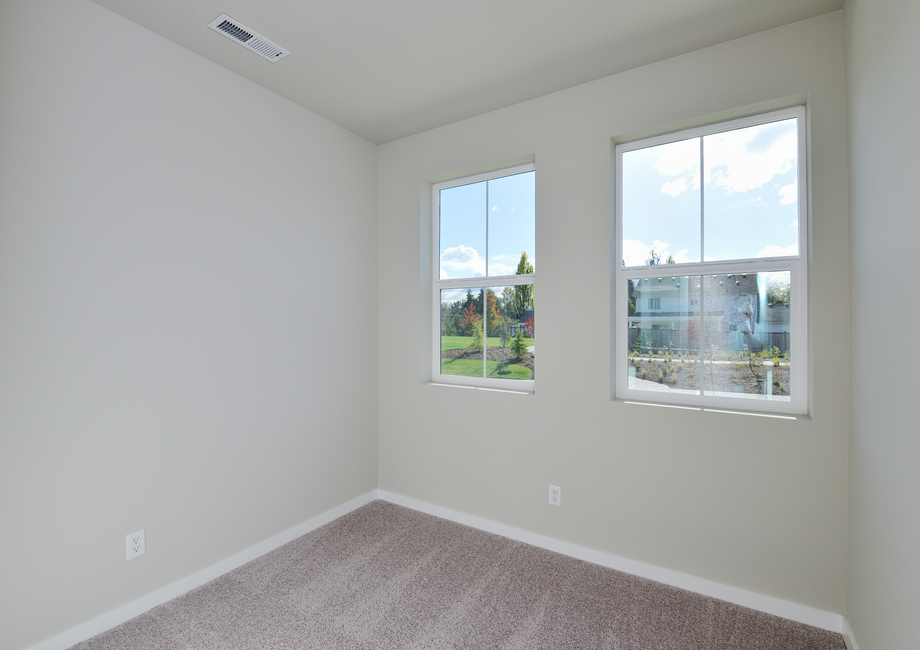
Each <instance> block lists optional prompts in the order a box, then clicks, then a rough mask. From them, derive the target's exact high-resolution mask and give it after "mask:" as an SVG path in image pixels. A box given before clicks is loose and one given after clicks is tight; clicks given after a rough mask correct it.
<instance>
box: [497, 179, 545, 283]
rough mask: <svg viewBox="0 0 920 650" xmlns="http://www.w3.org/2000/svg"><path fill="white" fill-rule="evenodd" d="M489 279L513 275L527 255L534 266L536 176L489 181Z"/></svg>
mask: <svg viewBox="0 0 920 650" xmlns="http://www.w3.org/2000/svg"><path fill="white" fill-rule="evenodd" d="M488 189H489V249H488V250H489V264H488V272H489V275H490V276H495V275H514V274H515V273H516V272H517V269H518V264H519V263H520V261H521V254H522V253H526V254H527V261H528V262H529V263H530V264H531V265H535V261H534V252H535V249H536V244H535V242H536V228H535V224H536V173H535V172H525V173H523V174H515V175H514V176H505V177H503V178H496V179H495V180H491V181H489V188H488Z"/></svg>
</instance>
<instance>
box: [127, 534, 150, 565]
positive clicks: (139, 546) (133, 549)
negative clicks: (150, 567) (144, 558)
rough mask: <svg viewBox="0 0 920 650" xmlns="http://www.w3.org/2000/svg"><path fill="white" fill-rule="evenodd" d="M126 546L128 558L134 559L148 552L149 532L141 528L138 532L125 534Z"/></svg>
mask: <svg viewBox="0 0 920 650" xmlns="http://www.w3.org/2000/svg"><path fill="white" fill-rule="evenodd" d="M125 546H126V548H127V551H128V559H129V560H133V559H134V558H136V557H140V556H141V555H143V554H144V553H146V552H147V534H146V529H145V530H139V531H137V532H136V533H131V534H130V535H125Z"/></svg>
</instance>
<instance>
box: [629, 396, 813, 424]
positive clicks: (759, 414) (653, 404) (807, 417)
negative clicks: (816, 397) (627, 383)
mask: <svg viewBox="0 0 920 650" xmlns="http://www.w3.org/2000/svg"><path fill="white" fill-rule="evenodd" d="M611 401H612V402H617V403H619V404H629V405H630V406H651V407H655V408H663V409H682V410H684V411H699V412H704V411H705V412H707V413H725V414H728V415H747V416H751V417H758V418H773V419H776V420H797V421H804V422H810V421H811V416H810V415H796V414H792V413H764V412H762V411H741V410H735V409H727V408H717V407H714V406H687V405H684V404H659V403H658V402H643V401H638V400H634V399H620V398H614V399H613V400H611Z"/></svg>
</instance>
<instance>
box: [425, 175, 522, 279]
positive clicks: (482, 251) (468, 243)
mask: <svg viewBox="0 0 920 650" xmlns="http://www.w3.org/2000/svg"><path fill="white" fill-rule="evenodd" d="M535 183H536V181H535V173H534V172H532V171H531V172H524V173H521V174H515V175H513V176H505V177H502V178H497V179H494V180H490V181H482V182H479V183H473V184H470V185H461V186H459V187H452V188H449V189H445V190H441V192H440V244H439V250H438V254H439V258H440V269H439V271H440V277H441V278H442V279H444V278H470V277H485V276H486V274H487V273H488V276H489V277H493V276H498V275H514V272H515V270H516V269H517V265H518V262H519V261H520V259H521V252H522V251H527V256H528V258H529V259H530V262H531V263H532V264H534V267H535V268H536V261H535V259H534V253H535V250H534V249H535V242H536V234H535V233H536V205H535V204H536V185H535ZM487 232H488V242H487V241H486V239H487V236H486V233H487Z"/></svg>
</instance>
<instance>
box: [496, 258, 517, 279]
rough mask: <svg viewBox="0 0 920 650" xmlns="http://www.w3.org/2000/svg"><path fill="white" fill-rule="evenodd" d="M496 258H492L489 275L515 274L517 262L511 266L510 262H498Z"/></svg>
mask: <svg viewBox="0 0 920 650" xmlns="http://www.w3.org/2000/svg"><path fill="white" fill-rule="evenodd" d="M495 259H496V258H494V257H493V258H492V262H490V263H489V275H514V272H515V271H517V264H515V265H514V266H511V265H510V264H502V263H501V262H496V261H495Z"/></svg>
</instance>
